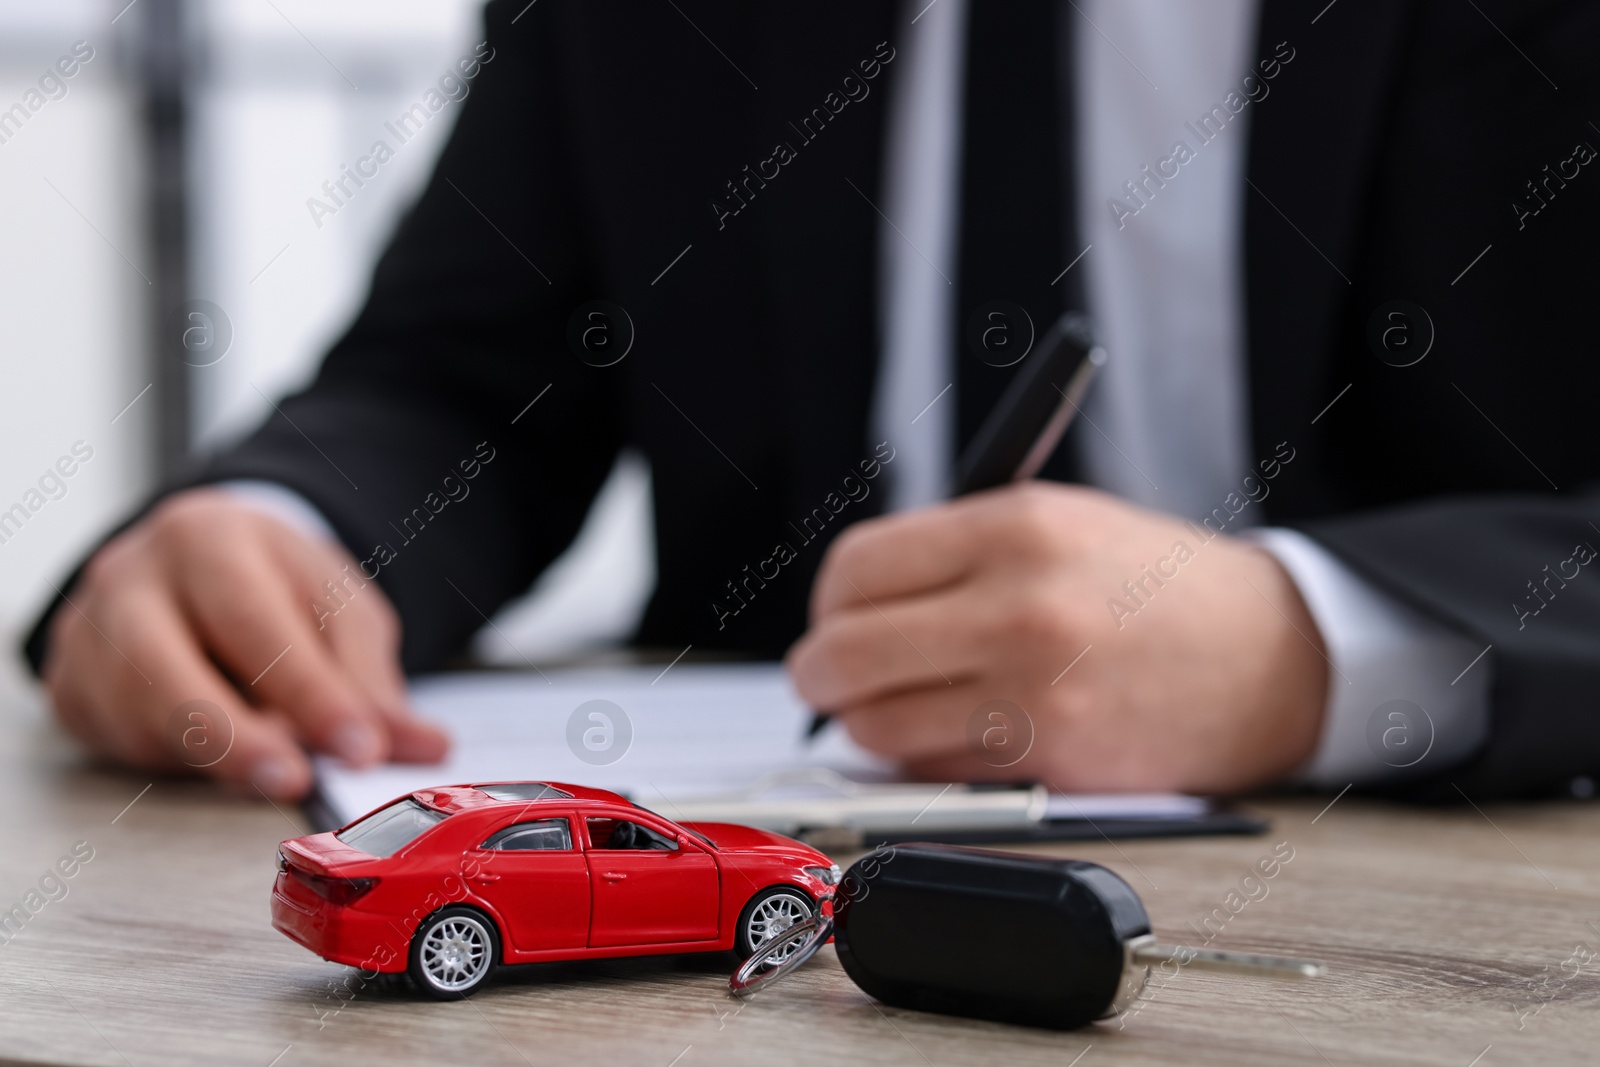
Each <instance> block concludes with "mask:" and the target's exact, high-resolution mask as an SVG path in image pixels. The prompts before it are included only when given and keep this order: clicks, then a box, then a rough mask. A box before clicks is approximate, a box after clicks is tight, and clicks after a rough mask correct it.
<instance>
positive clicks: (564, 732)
mask: <svg viewBox="0 0 1600 1067" xmlns="http://www.w3.org/2000/svg"><path fill="white" fill-rule="evenodd" d="M411 695H412V699H413V701H414V702H415V704H416V706H417V708H418V710H420V711H421V712H422V713H423V714H424V715H427V716H428V717H430V718H432V719H434V720H436V721H437V722H439V723H441V724H443V725H444V726H445V727H447V728H448V729H449V731H450V733H451V736H452V738H453V741H454V744H453V747H452V748H451V751H450V755H449V757H448V758H447V759H446V760H445V762H443V763H442V764H435V765H405V764H387V765H382V766H378V767H373V768H369V769H367V770H359V771H358V770H351V769H349V768H347V767H344V766H342V765H341V764H339V763H338V762H337V761H334V760H331V759H319V760H318V763H317V774H318V781H319V786H320V791H321V794H322V799H323V800H324V801H325V802H326V804H327V806H328V808H329V809H330V811H331V814H332V815H333V817H334V818H335V819H337V820H341V821H348V820H351V819H354V818H356V817H357V816H359V815H362V814H365V813H366V812H368V811H370V810H372V809H373V808H376V807H379V806H380V805H382V804H385V803H387V802H389V801H390V800H393V799H394V798H396V797H398V796H402V795H405V794H407V793H410V792H413V791H416V790H420V789H425V788H427V787H429V786H435V785H446V784H462V783H472V782H496V781H519V780H535V781H556V782H570V783H575V784H579V785H587V786H595V787H598V788H602V789H612V790H616V791H617V792H619V793H623V794H625V795H626V796H627V797H628V798H629V799H631V800H633V801H634V802H635V803H638V804H641V805H643V806H645V807H647V808H652V809H654V810H656V811H658V812H660V813H661V814H662V815H664V816H666V817H667V818H670V819H685V818H689V819H692V818H704V817H705V816H704V815H703V814H701V812H704V811H710V810H715V811H716V812H718V813H719V816H718V817H723V815H725V814H726V813H729V812H731V813H732V814H735V815H736V814H738V813H739V812H740V811H741V810H743V809H742V808H741V807H740V805H741V803H742V802H744V801H746V800H748V799H749V798H750V797H751V796H752V791H753V790H754V791H759V792H761V793H762V795H763V796H768V797H770V796H774V795H775V796H779V797H799V798H806V797H811V798H815V797H817V796H818V795H819V794H827V795H828V798H830V800H831V802H833V803H835V804H839V805H844V806H845V807H846V808H848V807H849V806H850V804H851V801H850V796H849V795H844V796H841V795H840V794H841V791H846V792H848V791H849V790H852V789H855V786H854V785H853V784H852V783H865V784H867V785H868V787H869V788H868V790H866V791H865V792H868V793H870V792H872V790H873V789H875V788H876V784H877V783H892V782H895V781H896V780H897V776H896V772H895V768H894V766H893V765H892V764H891V763H889V762H886V761H884V760H881V759H879V758H878V757H876V756H873V755H871V754H870V753H867V752H866V751H864V750H863V749H861V748H859V747H858V746H856V745H855V744H853V743H852V742H851V741H850V740H849V738H848V737H847V736H846V735H845V732H844V731H843V730H841V729H838V728H836V727H830V728H828V729H826V730H824V731H823V732H822V733H821V734H820V735H819V736H818V737H817V738H816V739H815V740H814V741H808V740H807V739H806V738H805V736H804V735H805V729H806V725H807V723H808V722H809V721H810V718H811V711H810V709H808V708H807V707H806V706H805V705H804V704H802V703H801V702H800V700H799V699H798V698H797V697H796V696H795V694H794V691H793V690H792V689H791V688H790V686H789V682H788V678H787V676H786V675H785V674H784V672H783V669H782V667H781V666H779V665H777V664H765V663H763V664H712V665H685V664H678V665H676V666H673V667H671V668H670V669H668V670H666V671H663V670H662V669H661V668H660V667H606V668H583V669H571V670H549V671H545V672H543V674H539V673H531V672H530V673H521V672H519V673H514V674H513V673H498V672H482V673H461V674H442V675H435V676H432V677H428V678H423V679H420V680H418V681H417V682H415V683H414V684H413V686H412V689H411ZM918 788H919V789H922V790H925V791H927V792H926V795H927V800H926V801H925V803H927V804H928V805H929V808H928V810H927V814H926V818H922V819H921V821H920V822H919V823H918V825H919V826H928V827H935V826H941V825H965V824H961V823H960V822H959V820H960V816H959V815H958V814H957V813H958V812H960V811H963V810H966V809H970V817H971V818H975V819H980V820H981V819H983V818H985V817H995V816H994V815H993V813H992V812H991V813H990V814H988V815H986V814H985V808H984V807H983V805H985V804H988V805H989V806H990V808H993V805H994V804H995V803H999V802H998V801H989V800H988V799H987V798H985V797H982V796H980V795H979V794H977V793H974V794H971V795H970V796H968V797H967V800H966V801H965V802H958V801H957V798H958V797H962V796H963V795H964V794H965V790H964V789H963V788H962V787H959V786H957V787H952V789H953V790H954V791H953V792H944V793H943V795H942V796H941V791H942V790H943V787H942V786H940V785H933V786H926V785H924V786H920V787H918ZM858 792H860V791H858ZM908 796H909V798H910V799H913V800H914V799H916V797H915V795H913V794H908ZM902 799H905V798H902ZM873 800H874V802H875V803H879V804H882V803H883V798H882V797H881V796H876V795H875V796H874V797H873ZM1019 802H1021V803H1024V804H1025V801H1019ZM920 803H922V802H919V803H918V807H920ZM941 805H942V806H941ZM1206 806H1207V801H1206V800H1205V799H1203V798H1199V797H1186V796H1177V795H1170V794H1109V795H1077V796H1072V797H1062V796H1049V797H1043V796H1042V795H1041V797H1039V798H1038V803H1036V804H1035V805H1034V808H1033V811H1034V817H1035V818H1037V817H1039V816H1040V815H1041V814H1042V815H1043V817H1045V818H1051V819H1077V818H1087V819H1094V820H1100V819H1117V818H1147V819H1148V818H1173V819H1177V818H1184V817H1188V816H1192V815H1196V814H1199V813H1201V812H1203V811H1204V810H1205V809H1206ZM914 811H915V809H913V812H914ZM941 814H943V815H944V819H943V820H941V818H940V816H941ZM951 819H955V820H956V822H954V823H952V822H951V821H950V820H951ZM733 821H740V820H738V819H735V820H733ZM744 821H750V822H759V820H758V819H756V818H750V819H746V820H744Z"/></svg>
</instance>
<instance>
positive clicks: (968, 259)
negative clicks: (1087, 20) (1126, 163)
mask: <svg viewBox="0 0 1600 1067" xmlns="http://www.w3.org/2000/svg"><path fill="white" fill-rule="evenodd" d="M968 9H969V14H968V27H967V68H966V107H965V135H964V143H963V147H962V165H961V226H960V250H961V251H960V265H959V268H958V270H959V272H960V273H959V277H958V279H957V282H956V284H957V286H958V293H959V296H958V298H957V305H956V307H957V318H956V322H955V326H956V329H957V330H958V331H959V336H958V338H957V346H956V367H957V371H956V389H957V393H956V405H957V409H956V411H957V414H956V432H957V447H958V449H960V448H965V447H966V444H967V442H968V441H970V440H971V439H972V436H973V434H975V433H976V432H977V429H978V426H979V425H980V424H981V423H982V422H983V419H984V417H985V416H986V415H988V413H989V410H990V409H991V408H992V407H993V406H994V403H995V401H996V400H997V399H998V398H999V396H1000V394H1001V392H1003V391H1004V389H1005V387H1006V385H1007V384H1008V383H1009V382H1010V381H1011V377H1012V375H1014V374H1015V373H1016V372H1017V370H1018V369H1019V367H1020V366H1021V360H1022V358H1025V357H1024V356H1023V353H1024V351H1025V349H1026V348H1027V345H1028V343H1029V337H1030V335H1031V337H1032V340H1033V341H1037V340H1039V339H1040V338H1041V337H1042V336H1043V335H1044V332H1045V331H1046V330H1048V329H1049V328H1050V325H1051V324H1052V323H1053V322H1054V321H1055V320H1056V318H1057V316H1059V315H1060V314H1061V313H1062V312H1063V311H1066V310H1068V309H1081V308H1082V306H1083V300H1082V296H1081V293H1082V289H1081V282H1080V279H1081V278H1082V271H1081V266H1082V265H1081V264H1079V265H1078V266H1075V267H1073V269H1072V270H1071V271H1068V272H1067V273H1066V274H1065V275H1062V273H1061V272H1062V270H1063V268H1065V267H1066V266H1067V264H1068V263H1069V262H1071V260H1072V257H1073V256H1075V255H1076V254H1077V252H1078V249H1076V248H1072V250H1071V251H1070V252H1069V251H1068V249H1069V247H1071V246H1072V245H1075V244H1076V242H1075V240H1069V237H1068V231H1069V227H1070V225H1071V218H1072V215H1071V206H1072V204H1073V203H1074V200H1073V181H1072V175H1073V166H1072V134H1071V126H1070V123H1069V118H1070V114H1069V112H1068V111H1067V109H1066V108H1065V107H1064V106H1063V104H1064V100H1065V89H1066V85H1065V82H1064V80H1063V79H1064V78H1065V77H1066V73H1065V68H1066V62H1065V60H1066V56H1067V54H1068V53H1069V51H1070V48H1069V45H1068V34H1067V33H1066V32H1064V31H1065V30H1066V27H1067V26H1070V23H1067V24H1065V25H1064V24H1063V23H1062V21H1061V20H1062V18H1064V15H1063V12H1064V11H1066V10H1067V7H1066V5H1064V4H1062V3H1061V2H1060V0H970V3H969V5H968ZM1057 279H1059V280H1057ZM1052 283H1053V284H1052ZM1019 308H1020V309H1021V310H1022V312H1025V315H1024V314H1020V313H1019V312H1018V309H1019ZM1030 323H1031V325H1030ZM1068 451H1069V450H1068V449H1066V448H1060V449H1057V454H1056V456H1055V457H1054V458H1053V459H1052V461H1051V462H1050V463H1049V464H1048V465H1047V466H1046V468H1045V471H1044V472H1043V473H1044V475H1045V476H1046V477H1057V478H1060V477H1064V476H1066V475H1067V474H1068V472H1069V471H1070V463H1068V462H1067V453H1068ZM958 454H959V452H958Z"/></svg>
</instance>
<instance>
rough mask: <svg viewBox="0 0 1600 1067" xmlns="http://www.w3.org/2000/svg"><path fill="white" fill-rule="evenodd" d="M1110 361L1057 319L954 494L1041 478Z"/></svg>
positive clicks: (1090, 339)
mask: <svg viewBox="0 0 1600 1067" xmlns="http://www.w3.org/2000/svg"><path fill="white" fill-rule="evenodd" d="M1105 362H1106V350H1105V349H1104V348H1101V347H1100V346H1099V345H1098V344H1096V343H1095V339H1094V330H1093V329H1092V328H1091V327H1090V325H1089V319H1088V318H1087V317H1086V316H1084V315H1082V314H1080V313H1078V312H1076V311H1069V312H1067V313H1066V314H1065V315H1063V316H1061V317H1060V318H1059V319H1057V320H1056V323H1055V325H1054V326H1052V327H1050V329H1049V331H1048V332H1047V333H1046V334H1045V335H1044V339H1043V341H1041V342H1040V345H1039V351H1038V352H1037V353H1035V354H1033V356H1032V358H1031V359H1028V360H1027V362H1025V364H1024V365H1023V367H1022V369H1021V370H1020V371H1019V372H1018V373H1017V375H1016V377H1014V378H1012V379H1011V384H1010V385H1008V386H1007V387H1006V391H1005V392H1004V393H1002V394H1001V395H1000V399H999V400H998V401H997V402H996V403H995V405H994V410H993V411H991V412H989V416H988V418H986V419H984V420H983V425H982V426H980V427H978V433H977V435H976V436H974V437H973V439H972V443H971V444H969V445H967V447H966V450H965V451H964V452H963V453H962V455H961V463H960V465H959V466H958V468H957V473H956V484H955V491H954V492H953V493H952V494H951V495H952V496H966V495H967V494H968V493H977V492H980V491H982V490H984V489H993V488H995V487H997V486H1001V485H1007V484H1009V483H1011V482H1020V481H1025V480H1027V479H1029V478H1032V477H1033V476H1034V475H1035V474H1038V473H1039V468H1041V467H1043V466H1044V464H1045V461H1046V460H1048V459H1049V458H1050V454H1051V453H1052V452H1054V451H1055V450H1056V445H1057V444H1059V443H1060V441H1061V435H1062V434H1064V433H1066V432H1067V427H1068V426H1070V425H1072V420H1073V418H1074V417H1075V416H1076V415H1077V414H1078V405H1079V404H1081V403H1082V402H1083V397H1084V394H1085V393H1087V392H1088V391H1089V383H1090V382H1092V381H1094V376H1095V372H1096V371H1098V370H1099V369H1100V368H1101V367H1102V366H1104V365H1105ZM828 719H829V713H828V712H826V711H818V712H815V713H813V714H812V716H811V725H810V726H808V727H807V728H806V740H808V741H809V740H811V739H812V738H814V737H816V736H817V734H819V733H821V732H822V728H823V727H824V726H826V725H828Z"/></svg>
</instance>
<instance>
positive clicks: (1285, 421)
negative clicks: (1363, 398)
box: [1243, 0, 1412, 515]
mask: <svg viewBox="0 0 1600 1067" xmlns="http://www.w3.org/2000/svg"><path fill="white" fill-rule="evenodd" d="M1324 2H1325V0H1311V2H1306V3H1290V2H1286V0H1262V12H1261V22H1260V30H1259V33H1260V36H1259V39H1258V42H1257V49H1256V54H1257V55H1258V57H1260V58H1262V59H1267V60H1272V59H1276V60H1277V61H1278V62H1279V63H1280V64H1281V68H1280V70H1279V72H1278V74H1277V76H1276V77H1275V78H1274V79H1272V80H1271V81H1270V82H1269V83H1268V84H1269V85H1270V86H1271V95H1270V96H1269V97H1268V98H1267V99H1265V100H1263V101H1261V102H1260V103H1259V104H1257V105H1256V111H1255V114H1254V115H1253V116H1252V119H1251V121H1252V123H1253V127H1252V131H1251V139H1250V148H1249V160H1248V164H1247V169H1246V174H1247V176H1248V178H1249V182H1250V184H1249V185H1247V186H1246V187H1245V189H1244V192H1243V195H1244V197H1245V277H1246V281H1245V288H1246V319H1247V336H1248V338H1249V342H1248V350H1249V368H1250V369H1249V385H1250V397H1251V405H1250V407H1251V438H1252V441H1253V446H1254V452H1255V454H1256V455H1260V456H1269V455H1271V454H1272V452H1273V448H1274V446H1275V445H1276V444H1277V443H1278V442H1280V441H1288V442H1289V443H1290V444H1291V445H1292V446H1294V447H1295V448H1296V449H1297V451H1298V450H1301V449H1302V448H1303V449H1304V451H1305V453H1306V455H1307V459H1306V461H1305V462H1304V463H1303V464H1302V465H1301V467H1300V469H1299V470H1297V471H1296V477H1295V478H1294V479H1288V480H1286V482H1285V483H1284V484H1283V485H1281V486H1280V493H1278V494H1274V500H1275V506H1274V511H1275V512H1276V514H1278V515H1285V514H1301V513H1305V512H1307V511H1315V510H1322V509H1323V508H1325V507H1326V506H1328V505H1329V504H1330V503H1333V502H1334V501H1332V500H1331V499H1330V498H1331V497H1332V494H1333V493H1334V492H1335V490H1334V487H1333V481H1332V479H1331V478H1330V477H1329V471H1330V470H1331V468H1332V467H1333V465H1334V464H1333V460H1334V457H1333V456H1332V455H1330V454H1329V453H1330V449H1329V448H1328V447H1319V446H1323V445H1326V444H1327V440H1328V438H1327V435H1326V433H1325V431H1326V427H1327V424H1326V423H1322V424H1321V425H1320V426H1313V425H1312V423H1311V420H1312V419H1313V418H1316V417H1317V415H1318V413H1319V412H1320V411H1321V410H1322V409H1323V408H1324V407H1325V406H1326V405H1327V404H1328V403H1329V402H1330V401H1332V400H1333V399H1334V397H1335V396H1336V394H1338V392H1339V391H1340V390H1341V389H1342V388H1344V386H1345V384H1346V383H1347V382H1348V381H1349V379H1348V378H1347V377H1344V376H1343V375H1342V373H1341V372H1340V371H1339V369H1338V368H1337V366H1336V360H1335V353H1336V351H1337V346H1338V345H1339V343H1340V340H1341V337H1342V331H1343V329H1344V327H1345V324H1346V322H1347V319H1348V315H1349V312H1350V307H1349V303H1350V299H1351V295H1352V290H1353V286H1352V285H1351V282H1350V279H1352V278H1354V277H1355V274H1356V269H1357V260H1358V259H1359V257H1360V255H1361V244H1360V237H1361V234H1362V232H1363V230H1364V221H1365V217H1366V214H1367V203H1366V199H1367V196H1368V191H1369V189H1370V186H1371V176H1372V168H1373V166H1374V162H1375V157H1376V155H1377V149H1378V147H1379V141H1380V134H1381V129H1380V127H1381V126H1382V123H1383V113H1382V108H1383V104H1384V101H1385V100H1386V99H1388V98H1389V96H1390V93H1391V90H1392V86H1393V84H1394V82H1395V81H1396V79H1397V78H1398V77H1399V76H1400V74H1401V70H1400V62H1399V61H1400V59H1401V58H1402V51H1403V49H1402V44H1403V38H1404V33H1405V30H1406V27H1407V25H1408V24H1409V22H1410V19H1411V14H1412V4H1411V3H1410V2H1408V0H1340V2H1338V3H1336V4H1334V5H1328V6H1326V7H1325V6H1324ZM1319 12H1320V14H1319ZM1313 19H1315V20H1316V21H1315V23H1314V24H1313V21H1312V20H1313ZM1280 42H1282V44H1280ZM1284 57H1292V58H1290V59H1289V61H1288V62H1287V63H1283V62H1282V60H1283V58H1284Z"/></svg>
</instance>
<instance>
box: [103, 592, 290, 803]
mask: <svg viewBox="0 0 1600 1067" xmlns="http://www.w3.org/2000/svg"><path fill="white" fill-rule="evenodd" d="M123 603H125V604H128V605H129V606H130V607H136V608H137V616H138V617H137V619H131V620H130V619H129V618H127V617H126V616H127V609H122V610H120V611H119V609H117V608H115V607H113V608H109V609H108V610H107V611H106V612H103V613H101V620H102V626H103V629H104V630H105V633H106V636H105V638H103V641H104V644H105V646H106V647H104V648H97V647H96V646H94V645H92V644H90V643H87V642H84V643H82V644H81V645H80V649H89V650H91V651H90V653H89V662H88V663H87V664H85V665H86V666H87V667H89V668H90V669H91V671H92V674H93V677H95V678H97V679H99V681H98V684H94V683H91V689H90V697H91V701H92V704H93V706H95V707H97V708H98V709H99V711H98V716H99V722H98V725H99V726H101V727H106V728H109V729H110V730H111V731H113V737H114V738H116V739H114V740H113V741H112V746H113V747H112V748H111V749H110V752H111V754H112V755H115V756H117V757H119V758H121V759H124V760H128V761H129V762H134V763H138V764H140V765H142V766H147V767H155V768H175V767H189V768H191V769H193V770H196V771H200V772H202V773H205V774H209V775H212V776H214V777H217V778H222V779H226V780H229V781H234V782H238V783H241V784H250V785H254V786H255V787H256V788H259V789H260V790H262V792H264V793H266V794H267V795H268V796H271V797H273V798H275V799H279V798H282V799H290V798H294V797H298V796H301V795H303V794H304V793H305V791H306V790H307V789H309V788H310V787H311V767H310V764H309V762H308V761H307V760H306V757H305V754H304V753H303V752H302V751H301V750H300V746H299V745H298V744H296V743H295V739H294V738H293V737H292V736H291V735H290V733H289V731H287V730H285V729H284V728H283V727H281V726H280V725H278V724H275V723H273V722H271V721H270V720H268V719H267V718H266V717H264V716H262V715H261V714H259V713H258V712H256V711H254V710H253V709H251V708H249V707H248V706H247V705H246V704H245V703H244V702H243V701H242V700H241V699H240V698H239V696H238V694H237V692H236V691H235V690H234V688H233V686H232V685H231V684H230V683H229V682H228V680H227V679H226V678H224V677H223V676H222V674H221V673H220V672H218V671H217V669H216V668H215V667H214V666H213V665H212V664H211V662H210V660H209V659H208V658H207V657H206V656H205V654H204V653H203V652H202V651H201V650H200V646H199V643H198V641H197V639H196V637H195V635H194V633H193V632H192V631H191V630H190V628H189V625H188V622H187V620H185V619H184V618H183V617H182V615H181V614H180V613H179V611H178V609H177V607H176V605H174V604H173V603H172V602H171V601H170V600H169V599H168V598H166V597H165V596H161V595H159V594H153V595H151V596H149V597H144V598H139V599H137V600H132V599H130V600H126V601H124V602H123ZM119 615H120V616H122V617H119ZM112 641H115V642H116V644H115V646H113V645H112ZM124 657H126V659H124ZM116 663H124V664H125V665H129V664H131V665H137V667H136V668H135V667H133V666H131V665H130V666H129V667H128V669H129V670H130V671H135V670H136V671H137V672H140V673H142V675H143V676H145V677H148V678H149V683H148V684H145V683H144V682H143V681H142V680H141V681H140V683H139V684H137V685H134V684H130V683H129V680H128V679H127V678H126V677H121V676H120V673H119V672H118V671H117V670H116V669H115V664H116ZM127 733H131V734H133V735H136V736H132V737H130V736H126V734H127ZM118 735H122V736H120V737H119V736H118Z"/></svg>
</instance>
